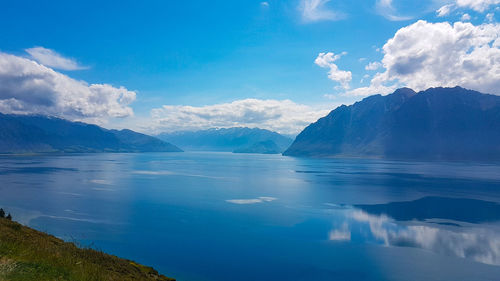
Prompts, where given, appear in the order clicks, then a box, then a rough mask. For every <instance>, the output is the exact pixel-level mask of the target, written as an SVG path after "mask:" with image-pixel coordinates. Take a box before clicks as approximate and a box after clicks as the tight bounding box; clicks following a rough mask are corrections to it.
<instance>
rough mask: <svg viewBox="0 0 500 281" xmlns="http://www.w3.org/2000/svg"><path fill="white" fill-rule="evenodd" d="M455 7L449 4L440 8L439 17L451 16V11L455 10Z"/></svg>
mask: <svg viewBox="0 0 500 281" xmlns="http://www.w3.org/2000/svg"><path fill="white" fill-rule="evenodd" d="M453 7H454V5H452V4H448V5H444V6H443V7H441V8H439V9H438V10H437V11H436V13H437V16H438V17H445V16H447V15H449V14H450V12H451V10H452V9H453Z"/></svg>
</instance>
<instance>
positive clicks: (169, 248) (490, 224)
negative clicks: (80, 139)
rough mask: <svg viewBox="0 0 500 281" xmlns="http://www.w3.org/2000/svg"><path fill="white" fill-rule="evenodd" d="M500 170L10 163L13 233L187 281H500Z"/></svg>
mask: <svg viewBox="0 0 500 281" xmlns="http://www.w3.org/2000/svg"><path fill="white" fill-rule="evenodd" d="M499 202H500V165H496V164H479V163H437V162H433V163H425V162H401V161H385V160H362V159H297V158H290V157H282V156H279V155H246V154H231V153H201V152H200V153H198V152H197V153H194V152H193V153H190V152H186V153H151V154H84V155H62V156H58V155H51V156H2V157H0V206H2V207H4V208H5V209H7V210H8V211H10V212H12V214H13V216H14V219H16V220H18V221H20V222H22V223H24V224H26V225H29V226H31V227H34V228H36V229H39V230H43V231H46V232H49V233H51V234H54V235H56V236H58V237H61V238H63V239H66V240H71V241H78V242H80V243H82V244H83V245H90V246H92V247H95V248H98V249H102V250H104V251H106V252H109V253H112V254H115V255H118V256H121V257H125V258H129V259H133V260H136V261H138V262H140V263H144V264H147V265H151V266H154V267H155V268H156V269H158V270H159V271H160V272H162V273H164V274H165V275H168V276H172V277H175V278H177V279H178V280H181V281H188V280H189V281H204V280H206V281H212V280H213V281H215V280H217V281H224V280H243V281H245V280H273V281H275V280H308V281H315V280H404V281H410V280H454V281H455V280H476V281H478V280H500V207H499V206H500V205H499V204H498V203H499Z"/></svg>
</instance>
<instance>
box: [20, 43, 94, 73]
mask: <svg viewBox="0 0 500 281" xmlns="http://www.w3.org/2000/svg"><path fill="white" fill-rule="evenodd" d="M25 51H26V52H27V53H28V54H30V56H31V57H32V58H33V59H34V60H36V61H37V62H39V63H41V64H43V65H45V66H48V67H52V68H55V69H62V70H79V69H85V68H86V67H84V66H81V65H79V64H78V63H77V62H76V61H75V60H73V59H69V58H65V57H63V56H61V55H60V54H58V53H57V52H56V51H54V50H51V49H46V48H44V47H34V48H29V49H26V50H25Z"/></svg>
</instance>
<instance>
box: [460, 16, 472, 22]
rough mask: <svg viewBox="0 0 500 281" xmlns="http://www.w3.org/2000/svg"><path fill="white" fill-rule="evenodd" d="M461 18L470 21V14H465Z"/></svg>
mask: <svg viewBox="0 0 500 281" xmlns="http://www.w3.org/2000/svg"><path fill="white" fill-rule="evenodd" d="M460 19H461V20H462V21H470V15H469V14H463V15H462V17H461V18H460Z"/></svg>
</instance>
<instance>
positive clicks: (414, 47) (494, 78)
mask: <svg viewBox="0 0 500 281" xmlns="http://www.w3.org/2000/svg"><path fill="white" fill-rule="evenodd" d="M383 53H384V57H383V59H382V61H381V64H382V65H383V67H384V69H385V71H384V72H379V73H377V74H376V75H375V76H374V77H373V79H372V80H371V83H370V86H368V87H363V88H358V89H354V90H352V91H348V92H346V93H345V94H347V95H360V96H364V95H370V94H387V93H390V92H392V91H393V90H394V89H395V88H397V87H402V86H406V87H410V88H412V89H414V90H416V91H419V90H425V89H427V88H430V87H453V86H457V85H459V86H462V87H466V88H469V89H473V90H477V91H481V92H484V93H490V94H496V95H500V24H482V25H477V26H476V25H473V24H471V23H464V22H456V23H454V24H450V23H447V22H443V23H429V22H426V21H423V20H420V21H418V22H416V23H414V24H411V25H409V26H406V27H403V28H401V29H399V30H398V31H397V32H396V34H395V35H394V37H393V38H391V39H389V40H388V41H387V43H386V44H385V45H384V46H383Z"/></svg>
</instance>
